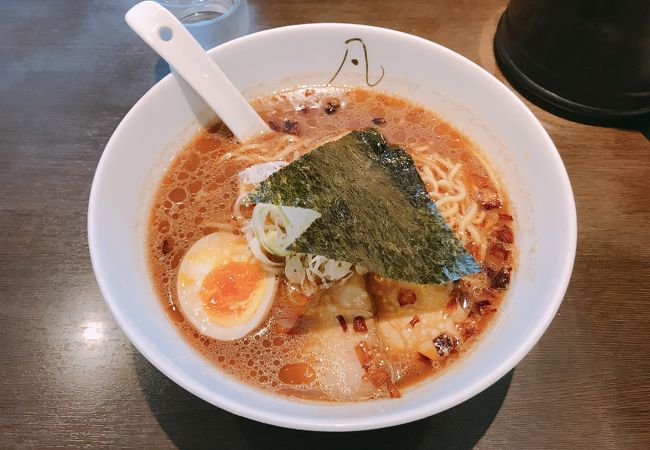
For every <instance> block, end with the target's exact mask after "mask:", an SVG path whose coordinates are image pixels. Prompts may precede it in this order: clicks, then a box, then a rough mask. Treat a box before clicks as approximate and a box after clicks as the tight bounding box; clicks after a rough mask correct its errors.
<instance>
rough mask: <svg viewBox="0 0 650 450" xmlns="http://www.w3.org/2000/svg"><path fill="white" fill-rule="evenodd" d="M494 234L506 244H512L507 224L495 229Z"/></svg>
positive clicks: (512, 240) (512, 239) (510, 231)
mask: <svg viewBox="0 0 650 450" xmlns="http://www.w3.org/2000/svg"><path fill="white" fill-rule="evenodd" d="M496 235H497V238H498V239H499V240H500V241H501V242H505V243H506V244H512V243H513V242H514V237H513V235H512V230H511V229H510V227H509V226H507V225H504V226H502V227H501V228H499V230H497V232H496Z"/></svg>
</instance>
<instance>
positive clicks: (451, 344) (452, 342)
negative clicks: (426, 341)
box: [433, 333, 456, 356]
mask: <svg viewBox="0 0 650 450" xmlns="http://www.w3.org/2000/svg"><path fill="white" fill-rule="evenodd" d="M433 346H434V347H435V348H436V351H437V352H438V354H439V355H440V356H449V355H451V354H452V353H454V352H455V351H456V339H454V338H452V337H451V336H449V335H448V334H447V333H443V334H441V335H440V336H438V337H437V338H435V339H434V340H433Z"/></svg>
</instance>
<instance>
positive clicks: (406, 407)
mask: <svg viewBox="0 0 650 450" xmlns="http://www.w3.org/2000/svg"><path fill="white" fill-rule="evenodd" d="M355 38H358V39H356V40H352V41H350V42H347V43H346V41H348V40H350V39H355ZM364 45H365V51H366V53H367V57H366V56H365V55H364ZM210 55H211V56H212V57H213V58H214V59H215V60H216V61H217V62H218V64H219V65H220V66H221V68H222V69H223V70H224V72H225V73H226V74H227V75H228V76H229V77H230V79H231V80H232V81H233V82H234V83H235V85H236V86H237V87H238V88H239V89H240V90H241V91H242V92H243V93H244V94H245V95H247V96H249V97H251V96H255V95H259V94H263V93H268V92H271V91H273V90H276V89H278V88H287V87H293V86H297V85H305V84H325V83H327V82H329V81H330V80H331V79H332V77H333V76H334V74H335V73H336V72H337V70H338V69H339V66H341V67H340V71H339V73H338V75H337V76H336V78H335V80H334V83H335V84H343V83H345V84H350V85H359V86H367V85H368V84H373V83H375V82H376V81H377V80H378V79H379V77H380V76H381V74H382V73H383V78H382V79H381V81H380V82H379V83H378V84H377V85H376V86H375V87H374V88H373V89H378V90H382V91H386V92H392V93H398V94H401V95H403V96H406V97H408V98H411V99H413V100H415V101H418V102H420V103H422V104H424V105H425V106H427V107H428V108H430V109H431V110H433V111H435V112H437V113H438V114H439V115H441V116H442V117H443V118H445V119H447V120H448V121H450V122H451V123H453V124H454V125H456V126H457V127H459V128H460V129H461V130H462V131H463V132H464V133H466V134H467V135H469V136H470V137H471V138H472V139H473V140H474V141H475V142H477V143H478V144H479V145H480V147H481V148H482V150H483V151H484V153H485V154H486V156H487V157H488V158H489V159H490V161H491V163H492V165H493V166H494V167H495V168H496V169H497V170H498V172H499V173H500V175H501V178H502V181H503V183H504V184H505V185H506V187H507V191H508V192H509V194H510V196H511V199H512V202H513V205H514V210H515V214H516V221H517V230H516V233H517V234H516V236H517V244H518V247H519V251H520V255H519V264H518V266H517V270H516V272H515V275H514V277H513V280H512V284H511V288H510V290H509V292H508V296H507V299H506V301H505V303H504V306H503V307H502V309H501V311H500V313H499V314H498V316H497V318H496V320H495V323H494V324H493V325H492V327H491V328H490V329H489V330H488V332H487V333H486V334H485V335H484V336H482V338H481V340H480V342H479V343H478V344H477V345H476V347H475V348H474V349H473V350H472V351H471V352H469V353H468V354H466V355H465V356H464V357H463V358H461V359H460V360H459V361H457V362H456V363H454V364H453V365H452V366H451V367H450V368H449V369H447V370H446V371H445V372H444V373H443V374H442V375H441V376H438V377H436V378H434V379H432V380H429V381H428V382H424V383H422V384H420V385H417V386H414V387H412V388H410V389H408V390H406V391H405V392H404V395H403V397H402V398H400V399H390V400H376V401H368V402H360V403H344V404H335V403H330V404H327V403H320V402H310V401H303V400H298V399H290V398H284V397H278V396H275V395H272V394H269V393H266V392H262V391H259V390H257V389H254V388H251V387H249V386H247V385H246V384H244V383H242V382H239V381H237V380H235V379H233V378H231V377H229V376H227V375H225V374H224V373H222V372H220V371H219V370H218V369H217V368H216V367H214V366H213V365H212V364H210V363H209V362H208V361H207V360H205V359H204V358H203V357H202V356H201V355H200V354H198V353H197V352H195V351H194V350H193V349H192V348H191V346H190V345H189V344H188V343H186V342H185V340H184V339H181V338H179V337H180V336H179V333H178V332H177V331H176V329H175V328H174V325H173V324H172V323H171V321H170V320H169V318H168V317H167V315H166V314H165V312H164V311H163V309H162V307H161V305H160V301H159V300H158V298H157V297H156V293H155V292H154V289H153V286H152V283H151V279H150V275H149V271H148V267H147V263H146V256H145V229H146V223H147V217H148V214H149V208H150V202H151V199H152V195H153V193H154V191H155V189H156V187H157V185H158V181H159V179H160V177H161V174H162V173H163V170H164V169H165V167H166V165H167V164H168V162H169V161H170V160H171V158H172V157H173V156H174V154H175V153H176V152H177V151H178V150H179V149H180V148H181V147H182V145H183V143H185V142H187V140H188V139H189V138H190V137H191V136H192V135H193V134H194V133H195V132H196V131H197V129H198V128H199V127H200V126H201V123H205V122H206V121H209V120H210V113H209V112H208V111H206V106H205V104H204V103H203V102H202V101H201V100H200V99H199V98H198V97H197V96H196V94H194V93H193V92H192V90H191V89H190V88H189V87H188V86H187V85H186V84H185V83H184V82H183V81H182V80H179V79H178V77H175V76H173V75H170V76H167V77H166V78H165V79H163V80H162V81H160V82H159V83H158V84H156V85H155V86H154V87H153V88H152V89H151V90H150V91H149V92H148V93H147V94H145V95H144V96H143V97H142V99H140V101H139V102H138V103H137V104H136V105H135V106H134V107H133V109H131V111H129V113H128V114H127V115H126V117H125V118H124V120H123V121H122V123H120V125H119V126H118V128H117V129H116V130H115V133H114V134H113V136H112V138H111V139H110V141H109V143H108V145H107V146H106V149H105V150H104V154H103V155H102V158H101V161H100V163H99V166H98V168H97V173H96V174H95V179H94V182H93V186H92V191H91V194H90V205H89V209H88V239H89V246H90V254H91V257H92V263H93V267H94V270H95V275H96V277H97V281H98V283H99V286H100V288H101V291H102V294H103V295H104V298H105V299H106V302H107V304H108V306H109V307H110V309H111V311H112V313H113V315H114V317H115V319H116V320H117V322H118V323H119V325H120V327H121V328H122V330H124V333H126V335H127V336H128V337H129V339H130V340H131V342H132V343H133V344H134V345H135V346H136V347H137V348H138V350H139V351H140V352H141V353H142V354H143V355H144V356H145V357H146V358H147V359H148V360H149V361H150V362H151V363H152V364H154V365H155V366H156V367H157V368H158V369H160V370H161V371H162V372H163V373H164V374H165V375H167V376H168V377H169V378H171V379H172V380H174V381H175V382H176V383H178V384H179V385H181V386H182V387H184V388H185V389H187V390H188V391H190V392H192V393H193V394H195V395H197V396H199V397H201V398H203V399H204V400H206V401H208V402H210V403H212V404H214V405H216V406H218V407H220V408H223V409H226V410H228V411H231V412H233V413H235V414H238V415H241V416H245V417H248V418H251V419H255V420H258V421H260V422H266V423H270V424H274V425H279V426H284V427H289V428H298V429H306V430H328V431H329V430H331V431H334V430H336V431H343V430H364V429H372V428H380V427H386V426H390V425H396V424H400V423H404V422H409V421H412V420H416V419H419V418H422V417H426V416H429V415H432V414H435V413H438V412H440V411H443V410H445V409H448V408H451V407H452V406H454V405H457V404H458V403H460V402H462V401H464V400H467V399H469V398H470V397H472V396H474V395H476V394H477V393H479V392H480V391H482V390H483V389H485V388H487V387H488V386H490V385H491V384H492V383H494V382H495V381H497V380H498V379H499V378H500V377H502V376H503V375H505V374H506V373H507V372H508V371H509V370H510V369H512V368H513V367H514V366H515V365H516V364H517V363H518V362H519V361H520V360H521V359H522V358H523V357H524V356H525V355H526V353H528V351H530V349H531V348H532V347H533V346H534V345H535V343H536V342H537V340H538V339H539V338H540V337H541V336H542V334H543V333H544V331H545V330H546V328H547V327H548V325H549V323H550V322H551V320H552V319H553V316H554V315H555V312H556V311H557V309H558V307H559V305H560V302H561V301H562V298H563V295H564V292H565V290H566V287H567V284H568V281H569V277H570V275H571V269H572V266H573V259H574V255H575V245H576V215H575V204H574V200H573V195H572V192H571V186H570V184H569V180H568V177H567V174H566V171H565V169H564V166H563V164H562V161H561V159H560V156H559V155H558V152H557V150H556V149H555V147H554V145H553V143H552V142H551V140H550V138H549V137H548V135H547V134H546V132H545V131H544V129H543V128H542V126H541V125H540V123H539V122H538V121H537V119H536V118H535V117H534V116H533V114H532V113H531V112H530V111H529V110H528V108H526V106H525V105H524V104H523V103H522V102H521V101H520V100H519V99H518V98H517V97H516V96H515V95H513V93H512V92H510V91H509V90H508V89H507V88H506V87H505V86H504V85H503V84H501V83H500V82H499V81H497V80H496V79H495V78H494V77H492V76H491V75H490V74H489V73H487V72H486V71H485V70H483V69H481V68H480V67H479V66H477V65H476V64H474V63H472V62H470V61H469V60H467V59H465V58H464V57H462V56H460V55H458V54H456V53H454V52H452V51H450V50H448V49H446V48H444V47H441V46H439V45H437V44H434V43H432V42H429V41H427V40H424V39H421V38H418V37H415V36H411V35H408V34H403V33H399V32H396V31H391V30H386V29H381V28H372V27H366V26H360V25H346V24H314V25H299V26H292V27H286V28H278V29H274V30H269V31H264V32H260V33H256V34H252V35H249V36H245V37H243V38H240V39H237V40H234V41H231V42H229V43H226V44H224V45H221V46H220V47H217V48H215V49H213V50H211V51H210ZM352 59H356V60H357V63H358V64H356V65H355V64H353V63H352ZM366 62H367V67H368V70H367V74H366Z"/></svg>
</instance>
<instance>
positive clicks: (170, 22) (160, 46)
mask: <svg viewBox="0 0 650 450" xmlns="http://www.w3.org/2000/svg"><path fill="white" fill-rule="evenodd" d="M125 19H126V23H127V24H129V26H130V27H131V28H132V29H133V31H135V32H136V33H137V34H138V36H140V37H141V38H142V39H143V40H144V41H145V42H146V43H147V44H149V46H150V47H151V48H152V49H154V51H155V52H156V53H158V54H159V55H160V56H161V57H162V58H163V59H164V60H165V61H167V63H169V64H170V65H171V66H173V67H174V70H175V71H176V72H178V74H179V75H180V76H181V77H183V79H184V80H185V81H186V82H187V83H188V84H189V85H190V86H192V88H193V89H194V90H195V91H196V92H197V93H198V94H199V95H200V96H201V97H202V98H203V100H204V101H205V102H206V103H207V104H208V106H209V107H210V108H212V110H213V111H214V112H215V113H216V114H217V116H219V118H220V119H221V120H222V121H223V122H224V123H225V124H226V126H227V127H228V128H229V129H230V131H232V133H233V134H234V135H235V137H236V138H237V139H238V140H239V141H246V140H247V139H249V138H251V137H254V136H256V135H258V134H260V133H263V132H266V131H269V128H268V126H267V125H266V124H265V123H264V121H263V120H262V118H261V117H260V116H259V115H258V114H257V113H256V112H255V110H254V109H253V108H252V107H251V106H250V105H249V104H248V102H247V101H246V99H245V98H244V97H243V96H242V95H241V94H240V93H239V91H238V90H237V88H236V87H235V86H234V85H233V84H232V82H231V81H230V80H229V79H228V78H227V77H226V75H225V74H224V73H223V72H222V71H221V69H220V68H219V66H217V64H216V63H215V62H214V61H213V60H212V59H211V58H210V57H209V56H208V54H207V53H205V51H204V50H203V48H202V47H201V45H199V43H198V42H196V40H195V39H194V38H193V37H192V35H191V34H190V32H189V31H187V30H186V29H185V27H184V26H183V24H181V23H180V22H179V21H178V19H176V17H174V15H173V14H172V13H170V12H169V11H167V10H166V9H165V8H164V7H162V6H161V5H159V4H158V3H155V2H152V1H145V2H142V3H138V4H137V5H135V6H134V7H133V8H131V9H130V10H129V11H128V12H127V13H126V16H125Z"/></svg>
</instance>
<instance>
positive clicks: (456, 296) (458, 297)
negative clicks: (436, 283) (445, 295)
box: [447, 287, 469, 309]
mask: <svg viewBox="0 0 650 450" xmlns="http://www.w3.org/2000/svg"><path fill="white" fill-rule="evenodd" d="M456 305H458V306H460V307H461V308H463V309H467V308H468V307H469V297H468V295H467V292H465V291H464V290H463V289H461V288H457V287H456V288H453V289H452V290H451V297H449V302H448V303H447V308H450V309H451V308H454V307H456Z"/></svg>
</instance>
